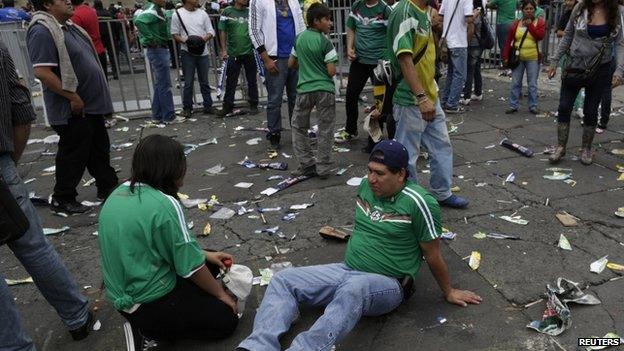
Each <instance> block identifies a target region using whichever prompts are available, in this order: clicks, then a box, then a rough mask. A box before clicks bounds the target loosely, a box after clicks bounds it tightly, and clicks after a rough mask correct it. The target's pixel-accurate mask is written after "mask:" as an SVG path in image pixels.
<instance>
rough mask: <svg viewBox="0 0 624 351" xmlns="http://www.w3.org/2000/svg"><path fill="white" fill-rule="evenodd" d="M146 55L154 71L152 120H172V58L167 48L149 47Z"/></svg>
mask: <svg viewBox="0 0 624 351" xmlns="http://www.w3.org/2000/svg"><path fill="white" fill-rule="evenodd" d="M145 50H146V56H147V60H148V61H149V64H150V67H151V69H152V72H153V73H154V96H153V97H152V120H154V121H165V122H168V121H172V120H173V119H174V118H175V111H174V109H173V94H172V92H171V76H170V75H169V70H170V68H169V65H170V61H171V58H170V57H169V50H168V49H165V48H147V49H145Z"/></svg>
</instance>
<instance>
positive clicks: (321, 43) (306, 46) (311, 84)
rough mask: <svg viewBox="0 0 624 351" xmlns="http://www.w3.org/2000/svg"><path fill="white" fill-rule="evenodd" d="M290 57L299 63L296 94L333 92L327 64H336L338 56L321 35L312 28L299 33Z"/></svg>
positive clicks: (332, 46)
mask: <svg viewBox="0 0 624 351" xmlns="http://www.w3.org/2000/svg"><path fill="white" fill-rule="evenodd" d="M291 55H292V56H294V57H296V58H297V60H298V61H299V80H298V82H297V93H299V94H302V93H312V92H315V91H326V92H329V93H334V92H335V88H334V80H333V79H332V77H330V76H329V74H328V73H327V64H328V63H335V62H338V54H337V53H336V49H334V45H333V44H332V43H331V41H329V39H327V37H326V36H325V35H323V33H321V32H319V31H317V30H316V29H312V28H308V29H306V30H304V31H303V32H301V34H299V35H298V36H297V39H296V40H295V45H294V46H293V48H292V52H291Z"/></svg>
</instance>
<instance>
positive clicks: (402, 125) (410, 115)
mask: <svg viewBox="0 0 624 351" xmlns="http://www.w3.org/2000/svg"><path fill="white" fill-rule="evenodd" d="M435 107H436V117H435V119H434V120H433V121H431V122H427V121H425V120H423V119H422V116H421V114H420V110H419V109H418V106H416V105H411V106H401V105H394V120H395V121H396V133H395V134H394V140H396V141H398V142H399V143H401V144H403V146H405V148H407V152H408V153H409V165H408V168H407V169H408V171H409V179H411V180H413V181H414V182H418V180H417V179H416V161H417V160H418V156H419V155H420V144H421V143H422V144H423V145H424V146H425V147H426V148H427V151H428V152H429V158H430V160H429V163H430V164H431V179H430V180H429V187H430V189H429V191H430V192H431V194H432V195H433V196H434V197H435V198H436V199H437V200H438V201H443V200H446V199H447V198H448V197H450V196H451V183H452V177H453V146H452V145H451V139H450V138H449V135H448V130H447V129H446V119H445V116H444V111H442V107H441V106H440V103H439V102H438V101H436V103H435Z"/></svg>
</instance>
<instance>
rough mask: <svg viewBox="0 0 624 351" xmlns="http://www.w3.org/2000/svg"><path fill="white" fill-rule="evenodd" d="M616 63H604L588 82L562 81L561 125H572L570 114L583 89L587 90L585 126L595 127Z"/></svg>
mask: <svg viewBox="0 0 624 351" xmlns="http://www.w3.org/2000/svg"><path fill="white" fill-rule="evenodd" d="M613 65H615V62H614V61H611V62H607V63H603V64H601V65H600V66H598V69H597V70H596V74H595V75H594V78H593V79H591V80H589V81H587V82H583V83H581V82H576V83H575V82H570V81H569V80H567V79H562V80H561V92H560V94H559V108H558V113H557V121H558V122H559V123H570V114H571V113H572V107H573V105H574V100H575V99H576V96H577V95H578V93H579V91H580V90H581V88H585V102H584V104H583V124H584V125H586V126H590V127H595V126H596V124H597V123H598V105H599V104H600V100H601V99H602V95H603V93H604V90H605V89H608V87H610V86H611V78H612V76H613Z"/></svg>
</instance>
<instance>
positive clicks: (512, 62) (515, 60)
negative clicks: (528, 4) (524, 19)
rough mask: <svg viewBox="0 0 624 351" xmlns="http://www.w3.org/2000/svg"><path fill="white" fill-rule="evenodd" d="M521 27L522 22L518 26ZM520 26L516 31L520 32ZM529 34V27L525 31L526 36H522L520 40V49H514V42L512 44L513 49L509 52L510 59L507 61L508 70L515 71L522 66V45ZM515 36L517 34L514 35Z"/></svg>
mask: <svg viewBox="0 0 624 351" xmlns="http://www.w3.org/2000/svg"><path fill="white" fill-rule="evenodd" d="M519 25H520V22H518V26H519ZM518 26H516V28H515V30H518ZM527 34H529V28H528V27H527V28H526V30H525V31H524V34H523V35H522V39H521V40H520V45H518V48H517V49H516V48H514V45H513V44H514V42H511V48H510V50H509V58H508V59H507V68H510V69H514V68H516V67H518V65H519V64H520V49H521V48H522V44H524V39H525V38H526V36H527ZM514 36H515V33H514Z"/></svg>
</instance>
